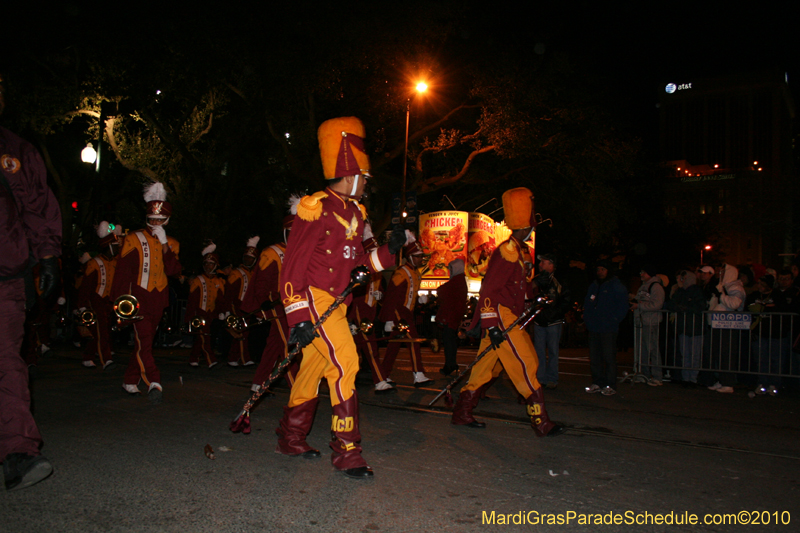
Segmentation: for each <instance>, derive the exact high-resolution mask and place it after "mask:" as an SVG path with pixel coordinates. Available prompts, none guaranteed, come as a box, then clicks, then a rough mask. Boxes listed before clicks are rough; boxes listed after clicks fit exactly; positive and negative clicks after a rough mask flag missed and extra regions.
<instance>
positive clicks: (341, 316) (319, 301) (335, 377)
mask: <svg viewBox="0 0 800 533" xmlns="http://www.w3.org/2000/svg"><path fill="white" fill-rule="evenodd" d="M335 299H336V298H335V297H334V296H331V295H330V294H328V293H327V292H325V291H323V290H320V289H317V288H316V287H311V298H310V300H309V306H310V308H311V315H312V316H313V318H314V321H315V322H316V321H317V320H319V317H320V316H322V314H323V313H325V311H326V310H327V309H328V308H329V307H330V306H331V304H332V303H333V301H334V300H335ZM317 334H319V338H315V339H314V342H312V343H311V344H309V345H308V346H306V347H305V348H303V361H302V362H301V363H300V371H299V372H298V373H297V377H296V378H295V381H294V386H293V387H292V392H291V394H290V395H289V405H288V406H289V407H290V408H291V407H296V406H298V405H300V404H303V403H305V402H307V401H309V400H313V399H314V398H316V397H317V395H318V393H319V382H320V380H322V379H323V378H324V379H326V380H327V381H328V388H329V389H330V394H331V405H338V404H339V403H341V402H344V401H347V400H348V399H349V398H350V397H351V396H352V395H353V391H354V390H355V384H356V374H357V373H358V351H357V350H356V344H355V342H353V335H352V334H351V333H350V325H349V324H348V322H347V306H345V305H340V306H339V307H338V308H337V309H336V310H335V311H334V312H333V313H332V314H331V316H329V317H328V319H327V320H326V321H325V323H324V324H323V325H322V327H320V328H319V329H318V330H317Z"/></svg>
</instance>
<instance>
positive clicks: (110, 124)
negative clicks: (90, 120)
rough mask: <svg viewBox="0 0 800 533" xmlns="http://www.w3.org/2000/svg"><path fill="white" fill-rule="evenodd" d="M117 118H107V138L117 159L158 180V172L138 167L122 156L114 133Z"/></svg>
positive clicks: (124, 164) (125, 165) (133, 169)
mask: <svg viewBox="0 0 800 533" xmlns="http://www.w3.org/2000/svg"><path fill="white" fill-rule="evenodd" d="M116 121H117V119H116V118H115V117H111V118H109V119H107V120H106V139H107V142H108V145H109V146H110V147H111V150H112V151H113V152H114V155H115V156H117V161H119V162H120V164H121V165H122V166H123V167H125V168H127V169H128V170H131V171H134V172H138V173H140V174H141V175H143V176H145V177H147V178H149V179H151V180H153V181H155V180H156V173H155V172H153V171H152V170H150V169H149V168H142V167H137V166H136V165H134V164H132V163H131V162H130V161H126V160H125V158H123V157H122V154H121V153H120V150H119V145H118V144H117V137H116V135H115V133H114V124H115V123H116Z"/></svg>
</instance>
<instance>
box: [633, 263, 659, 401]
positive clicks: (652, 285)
mask: <svg viewBox="0 0 800 533" xmlns="http://www.w3.org/2000/svg"><path fill="white" fill-rule="evenodd" d="M639 275H640V276H641V279H642V286H641V287H640V288H639V292H637V293H636V299H635V300H634V301H633V303H632V304H631V310H633V319H634V320H633V323H634V330H633V332H634V345H635V347H636V349H638V350H639V357H640V361H641V365H642V373H644V375H645V376H647V384H648V385H651V386H653V387H657V386H659V385H661V384H662V369H661V352H660V351H659V348H658V344H659V342H658V340H659V339H658V336H659V335H658V334H659V326H658V325H659V324H660V323H661V308H662V307H663V306H664V296H665V293H664V284H663V283H662V281H661V278H660V277H659V275H658V274H657V273H656V269H655V267H653V266H652V265H645V266H643V267H642V269H641V271H640V272H639Z"/></svg>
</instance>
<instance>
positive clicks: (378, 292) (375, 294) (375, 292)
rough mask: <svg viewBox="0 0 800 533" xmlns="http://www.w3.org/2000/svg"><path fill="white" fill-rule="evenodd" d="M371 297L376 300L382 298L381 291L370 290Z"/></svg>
mask: <svg viewBox="0 0 800 533" xmlns="http://www.w3.org/2000/svg"><path fill="white" fill-rule="evenodd" d="M372 297H373V298H375V299H376V300H382V299H383V293H382V292H381V291H372Z"/></svg>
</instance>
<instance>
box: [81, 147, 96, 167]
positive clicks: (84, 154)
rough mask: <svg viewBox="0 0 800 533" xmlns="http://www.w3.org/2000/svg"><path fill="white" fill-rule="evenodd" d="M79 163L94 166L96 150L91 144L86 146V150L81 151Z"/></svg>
mask: <svg viewBox="0 0 800 533" xmlns="http://www.w3.org/2000/svg"><path fill="white" fill-rule="evenodd" d="M81 161H83V162H84V163H89V164H90V165H91V164H94V162H95V161H97V150H95V149H94V146H92V144H91V143H89V144H87V145H86V148H84V149H83V150H81Z"/></svg>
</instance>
